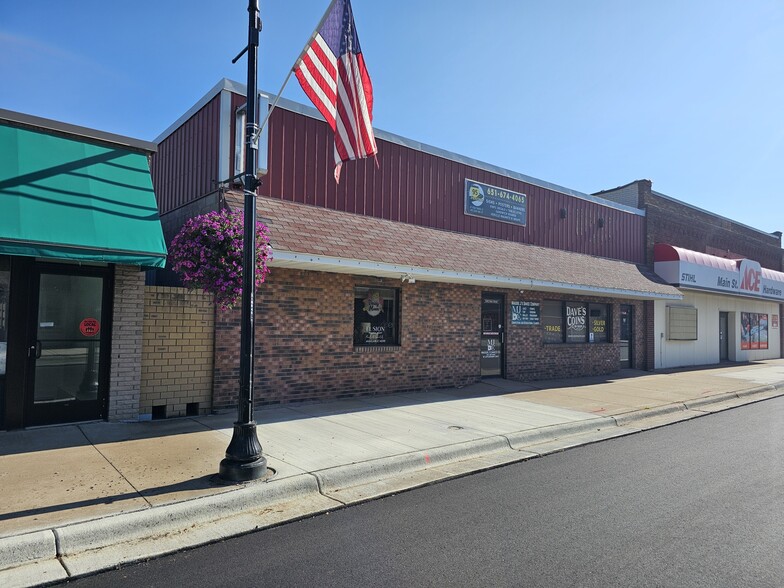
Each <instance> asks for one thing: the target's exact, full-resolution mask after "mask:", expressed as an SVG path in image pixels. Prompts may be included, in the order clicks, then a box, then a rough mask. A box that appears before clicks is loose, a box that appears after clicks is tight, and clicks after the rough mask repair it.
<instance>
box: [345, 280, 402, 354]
mask: <svg viewBox="0 0 784 588" xmlns="http://www.w3.org/2000/svg"><path fill="white" fill-rule="evenodd" d="M399 324H400V320H399V308H398V295H397V290H395V289H393V288H367V287H358V288H354V345H398V344H399V343H400V339H399V333H398V325H399Z"/></svg>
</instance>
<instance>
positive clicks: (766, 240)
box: [596, 180, 784, 271]
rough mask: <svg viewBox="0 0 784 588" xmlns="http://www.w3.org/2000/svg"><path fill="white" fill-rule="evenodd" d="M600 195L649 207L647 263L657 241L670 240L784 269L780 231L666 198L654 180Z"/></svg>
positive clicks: (689, 246) (674, 242)
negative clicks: (655, 188) (756, 227)
mask: <svg viewBox="0 0 784 588" xmlns="http://www.w3.org/2000/svg"><path fill="white" fill-rule="evenodd" d="M596 195H597V196H601V197H602V198H606V199H608V200H612V201H614V202H620V203H623V204H629V205H631V206H638V207H639V208H643V209H645V214H646V230H645V233H646V243H645V246H646V252H647V256H646V263H648V264H650V265H652V264H653V245H654V244H655V243H669V244H670V245H676V246H678V247H683V248H685V249H691V250H693V251H700V252H703V253H708V254H710V255H717V256H719V257H722V256H724V255H727V256H728V257H733V258H739V257H746V258H748V259H753V260H755V261H758V262H759V263H760V264H761V265H762V267H766V268H770V269H774V270H779V271H781V270H783V269H784V252H783V251H782V249H781V236H780V235H777V234H768V233H765V232H764V231H756V230H754V229H753V228H750V227H747V226H745V225H742V224H740V223H737V222H735V221H733V220H731V219H727V218H724V217H721V216H718V215H715V214H710V213H709V212H707V211H704V210H700V209H699V208H695V207H693V206H689V205H688V204H686V203H685V202H681V201H678V200H676V199H674V198H663V197H662V196H659V195H657V194H654V193H653V190H652V184H651V182H650V180H637V181H636V182H632V183H630V184H627V185H626V186H621V187H620V188H615V189H613V190H606V191H604V192H598V193H597V194H596Z"/></svg>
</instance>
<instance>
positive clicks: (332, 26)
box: [295, 0, 378, 180]
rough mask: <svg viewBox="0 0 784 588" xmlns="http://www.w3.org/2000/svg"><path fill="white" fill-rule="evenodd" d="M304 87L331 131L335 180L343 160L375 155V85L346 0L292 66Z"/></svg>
mask: <svg viewBox="0 0 784 588" xmlns="http://www.w3.org/2000/svg"><path fill="white" fill-rule="evenodd" d="M295 74H296V76H297V79H298V80H299V83H300V85H301V86H302V89H303V90H304V91H305V94H307V96H308V98H310V100H311V101H312V102H313V104H314V105H315V106H316V108H317V109H318V111H319V112H320V113H321V115H322V116H323V117H324V119H325V120H326V121H327V123H328V124H329V126H330V127H331V128H332V130H333V132H334V133H335V180H338V179H339V177H340V168H341V165H342V163H343V162H344V161H350V160H354V159H361V158H365V157H368V156H370V155H375V154H376V153H377V151H378V149H377V147H376V140H375V137H374V135H373V126H372V121H373V86H372V83H371V81H370V76H369V75H368V72H367V67H366V66H365V60H364V58H363V56H362V52H361V50H360V47H359V37H358V36H357V33H356V30H355V28H354V16H353V14H352V11H351V4H350V1H349V0H335V1H333V2H332V4H331V5H330V7H329V8H328V9H327V13H326V14H325V16H324V19H323V20H322V25H321V27H320V29H319V30H318V31H317V32H316V34H315V36H314V37H313V39H312V41H311V42H310V43H309V45H308V47H307V49H306V50H305V52H304V54H303V57H302V59H301V60H300V61H299V63H298V64H297V66H295Z"/></svg>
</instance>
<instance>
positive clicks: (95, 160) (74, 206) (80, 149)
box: [0, 125, 166, 268]
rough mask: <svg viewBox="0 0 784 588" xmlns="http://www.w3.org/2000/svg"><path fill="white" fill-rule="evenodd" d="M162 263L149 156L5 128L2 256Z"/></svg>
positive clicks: (1, 137)
mask: <svg viewBox="0 0 784 588" xmlns="http://www.w3.org/2000/svg"><path fill="white" fill-rule="evenodd" d="M3 253H5V254H10V255H26V256H34V257H49V258H57V259H69V260H80V261H102V262H107V263H118V264H125V265H138V266H141V267H149V268H152V267H163V266H164V265H165V264H166V244H165V242H164V240H163V231H162V229H161V222H160V219H159V218H158V207H157V205H156V201H155V193H154V192H153V188H152V178H151V177H150V166H149V164H148V161H147V156H146V155H145V154H144V153H139V152H136V151H133V150H130V149H126V148H122V147H114V146H108V145H106V146H104V145H99V144H94V143H89V142H85V141H83V140H80V139H79V138H68V137H64V136H61V135H56V134H50V133H47V132H42V131H38V130H32V129H26V128H17V127H12V126H5V125H0V254H3Z"/></svg>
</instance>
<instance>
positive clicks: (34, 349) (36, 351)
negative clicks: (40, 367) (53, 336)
mask: <svg viewBox="0 0 784 588" xmlns="http://www.w3.org/2000/svg"><path fill="white" fill-rule="evenodd" d="M27 357H35V358H36V359H41V341H40V339H36V340H35V345H30V347H29V348H28V349H27Z"/></svg>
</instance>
